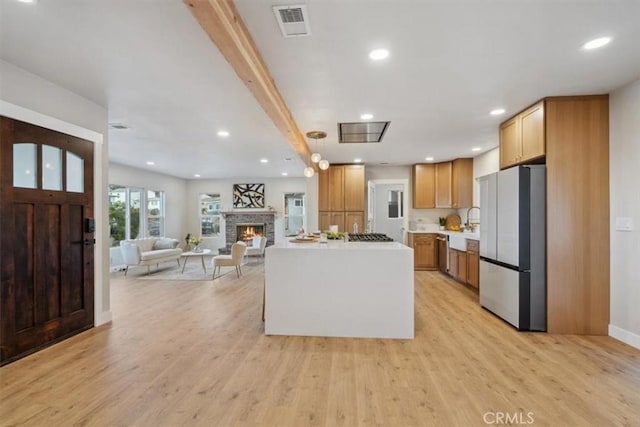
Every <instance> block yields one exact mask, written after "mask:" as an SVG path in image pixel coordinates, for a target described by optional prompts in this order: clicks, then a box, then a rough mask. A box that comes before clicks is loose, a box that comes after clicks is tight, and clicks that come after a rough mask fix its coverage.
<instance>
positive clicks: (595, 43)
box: [582, 37, 611, 50]
mask: <svg viewBox="0 0 640 427" xmlns="http://www.w3.org/2000/svg"><path fill="white" fill-rule="evenodd" d="M610 42H611V37H599V38H597V39H593V40H591V41H588V42H586V43H585V44H583V45H582V48H583V49H585V50H592V49H597V48H599V47H602V46H606V45H608V44H609V43H610Z"/></svg>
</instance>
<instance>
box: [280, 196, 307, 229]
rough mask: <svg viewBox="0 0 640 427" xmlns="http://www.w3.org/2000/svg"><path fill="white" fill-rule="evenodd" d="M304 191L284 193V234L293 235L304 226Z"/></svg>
mask: <svg viewBox="0 0 640 427" xmlns="http://www.w3.org/2000/svg"><path fill="white" fill-rule="evenodd" d="M304 217H305V209H304V193H285V195H284V235H285V236H295V235H296V234H298V230H299V229H301V228H304V226H305V224H304Z"/></svg>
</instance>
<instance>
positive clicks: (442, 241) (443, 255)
mask: <svg viewBox="0 0 640 427" xmlns="http://www.w3.org/2000/svg"><path fill="white" fill-rule="evenodd" d="M436 241H437V242H438V270H440V271H441V272H442V273H447V270H448V264H449V263H448V258H449V254H448V253H447V236H445V235H444V234H438V237H436Z"/></svg>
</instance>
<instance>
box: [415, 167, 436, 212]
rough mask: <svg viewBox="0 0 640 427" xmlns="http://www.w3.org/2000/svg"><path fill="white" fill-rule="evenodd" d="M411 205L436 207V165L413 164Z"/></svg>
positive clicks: (418, 207)
mask: <svg viewBox="0 0 640 427" xmlns="http://www.w3.org/2000/svg"><path fill="white" fill-rule="evenodd" d="M412 177H413V207H414V208H416V209H428V208H435V207H436V165H435V164H433V163H432V164H427V165H413V171H412Z"/></svg>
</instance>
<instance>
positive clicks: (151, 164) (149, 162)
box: [147, 161, 156, 166]
mask: <svg viewBox="0 0 640 427" xmlns="http://www.w3.org/2000/svg"><path fill="white" fill-rule="evenodd" d="M147 164H148V165H149V166H153V165H155V164H156V162H152V161H148V162H147Z"/></svg>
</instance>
